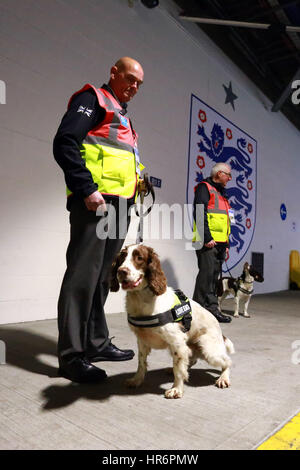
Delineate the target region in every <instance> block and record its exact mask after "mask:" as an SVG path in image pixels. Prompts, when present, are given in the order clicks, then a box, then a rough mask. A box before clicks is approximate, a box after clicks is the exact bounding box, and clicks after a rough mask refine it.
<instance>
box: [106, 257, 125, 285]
mask: <svg viewBox="0 0 300 470" xmlns="http://www.w3.org/2000/svg"><path fill="white" fill-rule="evenodd" d="M126 256H127V249H126V248H125V249H124V250H122V251H120V253H119V254H118V255H117V256H116V258H115V260H114V262H113V264H112V267H111V272H110V280H109V288H110V290H111V291H112V292H118V290H119V289H120V284H119V281H118V278H117V272H118V269H119V267H120V266H121V264H122V263H123V261H124V260H125V258H126Z"/></svg>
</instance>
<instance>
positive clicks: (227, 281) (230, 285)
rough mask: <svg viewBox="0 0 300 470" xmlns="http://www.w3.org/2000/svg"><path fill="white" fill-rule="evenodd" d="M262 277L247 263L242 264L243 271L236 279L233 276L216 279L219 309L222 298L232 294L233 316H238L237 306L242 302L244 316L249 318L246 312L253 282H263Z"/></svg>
mask: <svg viewBox="0 0 300 470" xmlns="http://www.w3.org/2000/svg"><path fill="white" fill-rule="evenodd" d="M263 280H264V278H263V277H262V275H261V274H260V273H259V272H257V271H255V270H254V269H253V268H252V267H251V266H250V265H249V263H245V264H244V268H243V272H242V275H241V276H240V277H238V278H237V279H235V278H233V277H224V278H222V279H219V281H218V286H217V290H218V292H217V293H218V302H219V309H220V311H221V305H222V302H223V300H224V299H226V297H227V296H228V295H233V296H234V304H235V308H234V314H233V316H234V317H236V318H238V317H239V306H240V303H241V304H244V317H246V318H250V315H249V313H248V306H249V302H250V299H251V295H252V294H253V283H254V281H257V282H263Z"/></svg>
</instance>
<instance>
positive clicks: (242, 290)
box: [237, 278, 254, 295]
mask: <svg viewBox="0 0 300 470" xmlns="http://www.w3.org/2000/svg"><path fill="white" fill-rule="evenodd" d="M240 282H246V283H248V284H253V283H251V282H248V281H243V280H242V279H241V278H239V282H238V288H237V290H240V291H241V292H243V294H248V295H250V294H252V293H253V290H254V289H253V288H252V289H251V290H247V289H244V288H243V287H241V286H240Z"/></svg>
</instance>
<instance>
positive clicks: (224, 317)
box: [211, 310, 232, 323]
mask: <svg viewBox="0 0 300 470" xmlns="http://www.w3.org/2000/svg"><path fill="white" fill-rule="evenodd" d="M211 313H212V314H213V316H214V317H215V318H216V319H217V320H218V322H219V323H230V322H231V320H232V318H231V317H228V316H227V315H223V313H221V312H219V311H216V310H215V311H213V312H211Z"/></svg>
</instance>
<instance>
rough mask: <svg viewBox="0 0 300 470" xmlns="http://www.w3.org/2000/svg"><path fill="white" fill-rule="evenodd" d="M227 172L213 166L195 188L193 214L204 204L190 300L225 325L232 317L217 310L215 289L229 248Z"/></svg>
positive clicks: (222, 166) (226, 167) (223, 166)
mask: <svg viewBox="0 0 300 470" xmlns="http://www.w3.org/2000/svg"><path fill="white" fill-rule="evenodd" d="M230 171H231V168H230V166H229V165H226V164H225V163H217V164H216V165H214V166H213V168H212V170H211V176H210V177H209V178H206V179H205V180H204V181H202V182H201V183H200V184H199V185H198V186H197V188H196V191H195V197H194V214H195V212H196V205H197V204H203V205H204V234H203V236H204V240H202V243H201V245H202V248H201V249H196V254H197V259H198V268H199V272H198V275H197V278H196V284H195V290H194V295H193V300H195V301H196V302H198V303H199V304H200V305H202V306H203V307H205V308H206V309H207V310H209V311H210V312H211V313H212V314H213V315H214V316H215V317H216V319H217V320H218V321H219V322H224V323H225V322H230V321H231V318H230V317H228V316H226V315H223V314H222V313H221V312H220V311H219V308H218V298H217V295H216V286H217V281H218V276H219V273H220V270H221V266H222V262H223V261H224V259H225V256H226V253H227V252H228V249H229V234H230V215H231V214H230V212H231V209H230V205H229V202H228V200H227V198H226V196H225V186H226V184H227V183H228V181H230V180H231V173H230ZM194 217H195V216H194ZM200 238H201V236H200V234H199V233H198V231H197V226H196V223H194V240H198V241H200Z"/></svg>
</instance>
